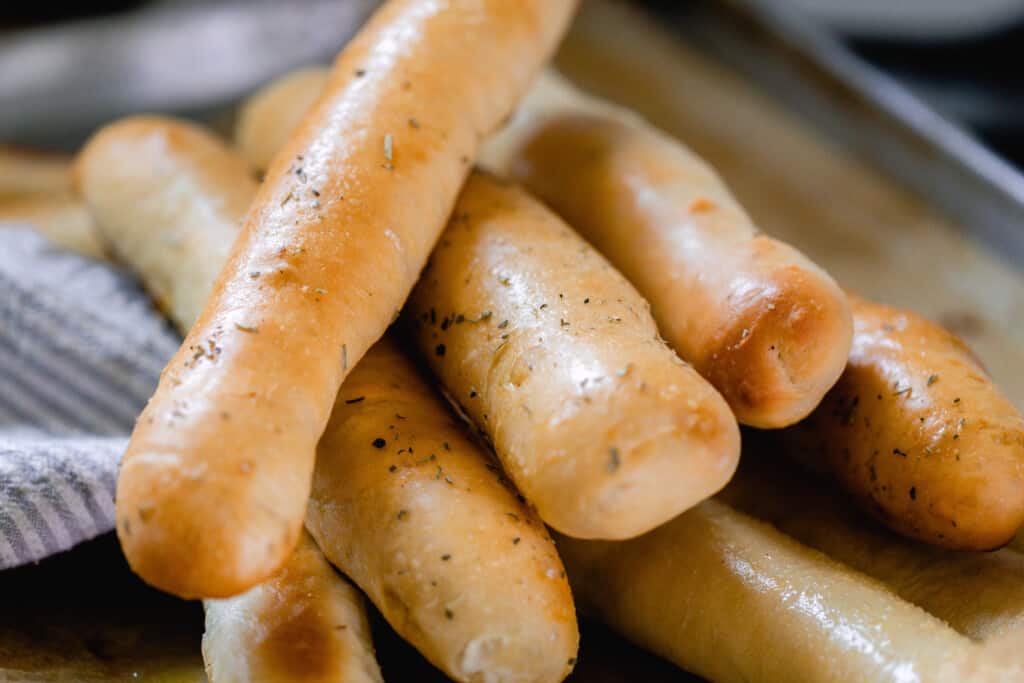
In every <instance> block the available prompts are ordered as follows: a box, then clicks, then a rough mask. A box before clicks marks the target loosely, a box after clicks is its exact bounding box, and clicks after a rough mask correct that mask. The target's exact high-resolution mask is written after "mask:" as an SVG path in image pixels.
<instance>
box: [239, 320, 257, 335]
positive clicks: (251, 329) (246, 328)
mask: <svg viewBox="0 0 1024 683" xmlns="http://www.w3.org/2000/svg"><path fill="white" fill-rule="evenodd" d="M235 327H236V328H238V329H239V330H241V331H242V332H248V333H249V334H256V333H257V332H259V331H260V328H258V327H256V326H255V325H241V324H239V323H235Z"/></svg>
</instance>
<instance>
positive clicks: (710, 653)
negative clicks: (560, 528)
mask: <svg viewBox="0 0 1024 683" xmlns="http://www.w3.org/2000/svg"><path fill="white" fill-rule="evenodd" d="M558 550H559V552H560V553H561V555H562V557H563V559H564V560H565V564H566V567H567V569H568V570H569V578H570V581H571V583H572V587H573V592H574V593H575V595H576V597H577V599H578V600H579V602H580V605H581V607H582V608H583V609H584V610H586V611H589V612H591V613H592V614H595V615H596V616H598V617H599V618H600V619H602V620H603V621H605V622H606V623H607V624H609V625H610V626H611V627H612V628H614V629H616V630H617V631H619V632H620V633H621V634H623V635H624V636H626V637H627V638H628V639H629V640H631V641H633V642H634V643H636V644H638V645H640V646H641V647H644V648H647V649H649V650H651V651H653V652H655V653H657V654H659V655H661V656H662V657H665V658H666V659H668V660H670V661H672V662H675V663H676V664H678V665H679V666H681V667H683V668H684V669H687V670H689V671H693V672H694V673H697V674H700V675H701V676H704V677H706V678H708V679H710V680H713V681H719V682H721V683H729V682H732V681H737V682H739V681H742V682H744V683H759V682H763V683H774V682H775V681H801V682H802V683H817V682H825V681H828V682H839V681H891V682H892V683H897V682H900V683H902V682H905V681H929V682H930V683H934V682H937V681H951V682H952V681H959V680H961V679H960V671H961V667H962V666H964V663H965V662H966V661H967V660H968V659H969V658H971V657H972V656H973V655H974V653H975V652H976V651H977V647H976V646H975V645H974V644H973V643H972V642H971V641H970V640H968V639H967V638H964V637H963V636H961V635H960V634H958V633H956V632H955V631H953V630H952V629H950V628H949V627H947V626H946V625H945V624H943V623H941V622H940V621H939V620H938V619H935V618H934V617H932V616H931V615H928V614H926V613H925V612H923V611H922V610H921V609H919V608H917V607H915V606H913V605H910V604H909V603H906V602H904V601H903V600H901V599H899V598H898V597H896V596H895V595H893V594H892V593H891V592H889V591H888V590H886V589H885V588H883V587H882V586H881V585H880V584H878V583H876V582H874V581H872V580H870V579H868V578H866V577H864V576H862V575H860V574H858V573H856V572H854V571H851V570H850V569H848V568H846V567H843V566H841V565H839V564H837V563H835V562H833V561H832V560H829V559H828V558H826V557H825V556H824V555H821V554H820V553H818V552H816V551H813V550H810V549H808V548H805V547H804V546H802V545H800V544H798V543H796V542H795V541H793V540H792V539H790V538H788V537H786V536H784V535H783V534H781V533H779V532H777V531H776V530H775V529H772V528H771V527H769V526H768V525H767V524H764V523H763V522H758V521H755V520H753V519H751V518H749V517H746V516H745V515H742V514H740V513H738V512H735V511H734V510H732V509H730V508H729V507H728V506H726V505H723V504H722V503H719V502H717V501H707V502H704V503H702V504H701V505H699V506H698V507H696V508H694V509H693V510H690V511H688V512H686V513H685V514H683V515H680V516H679V517H677V518H676V519H674V520H672V521H671V522H669V523H668V524H665V525H663V526H661V527H659V528H658V529H655V530H654V531H652V532H651V533H649V534H646V535H644V536H641V537H639V538H636V539H633V540H630V541H626V542H624V543H610V542H598V541H580V540H576V539H569V538H563V537H559V538H558Z"/></svg>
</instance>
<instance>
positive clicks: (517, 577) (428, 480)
mask: <svg viewBox="0 0 1024 683" xmlns="http://www.w3.org/2000/svg"><path fill="white" fill-rule="evenodd" d="M306 524H307V526H308V528H309V530H310V532H311V533H312V534H313V536H314V537H315V538H316V540H317V542H318V543H319V545H320V547H321V548H323V550H324V553H325V554H326V555H327V557H328V558H329V559H330V560H331V562H333V563H334V564H335V565H336V566H337V567H339V568H340V569H341V570H342V571H344V572H345V573H346V574H348V575H349V576H351V577H352V578H353V580H354V581H355V582H356V583H357V584H359V586H360V587H361V588H362V589H363V590H364V591H366V594H367V595H368V596H369V597H370V599H371V600H372V601H373V602H374V604H376V605H377V608H378V609H379V610H380V611H381V613H382V614H383V615H384V617H385V618H386V619H387V620H388V621H389V622H390V623H391V625H392V626H393V627H394V629H395V630H396V631H397V632H398V633H399V634H400V635H402V636H403V637H404V638H405V639H406V640H408V641H409V642H410V643H412V644H413V645H415V646H416V647H417V649H419V651H420V652H422V653H423V655H424V656H425V657H426V658H427V659H429V660H430V661H431V662H433V663H434V664H435V665H436V666H437V667H438V668H440V669H441V670H442V671H444V672H445V673H446V674H448V675H449V676H450V677H452V678H453V679H455V680H457V681H464V682H465V683H475V682H476V681H492V682H494V683H520V682H522V683H527V682H536V683H542V682H551V683H557V681H560V680H562V678H564V677H565V676H566V675H567V674H568V673H569V671H571V670H572V667H573V664H574V663H575V661H576V648H577V644H578V640H579V634H578V632H577V628H576V613H575V608H574V607H573V601H572V596H571V595H570V593H569V584H568V581H567V580H566V576H565V570H564V569H563V567H562V561H561V560H560V559H559V557H558V554H557V553H556V552H555V546H554V543H553V542H552V541H551V538H550V537H549V536H548V533H547V530H546V529H545V528H544V524H543V523H542V522H541V521H540V519H539V518H538V517H537V514H536V513H535V512H534V511H533V510H532V509H530V507H529V506H528V505H527V504H526V503H525V502H524V501H523V499H522V498H521V497H520V496H518V494H517V492H516V491H515V489H514V488H512V486H511V484H510V483H509V482H508V481H507V480H506V479H505V477H504V475H503V474H502V471H501V468H500V467H499V466H498V465H497V464H496V463H495V462H493V461H491V460H490V459H489V457H488V455H487V454H486V452H485V450H484V449H483V448H482V447H481V446H480V445H479V444H478V443H477V442H476V441H475V440H474V439H473V438H472V436H471V433H470V432H469V431H468V429H467V427H466V425H465V424H464V423H462V422H461V421H460V420H458V418H456V416H455V415H454V414H452V412H451V411H450V410H449V408H448V406H446V405H445V404H444V401H443V400H442V399H441V397H440V396H439V395H437V394H436V393H435V392H434V390H433V389H432V388H431V387H430V386H429V385H428V384H427V383H426V381H424V379H423V378H422V377H421V375H420V374H419V371H418V370H417V369H416V367H415V366H414V365H413V364H412V363H411V362H410V361H409V360H408V359H407V358H406V357H405V356H404V355H403V354H402V353H401V352H400V350H399V348H398V346H397V345H396V344H395V343H394V342H393V341H392V340H390V339H388V338H387V337H385V339H383V340H381V341H380V342H378V343H377V344H376V345H375V346H374V347H373V348H372V349H370V351H369V352H368V353H367V354H366V357H365V358H363V360H362V361H360V363H359V365H358V366H357V367H356V368H355V369H354V370H353V371H352V373H351V374H350V375H349V378H348V379H347V380H346V381H345V384H344V386H343V387H342V389H341V392H340V393H339V394H338V400H337V403H336V404H335V407H334V413H333V414H332V415H331V420H330V423H329V424H328V426H327V431H326V432H325V433H324V437H323V439H321V441H320V446H319V449H318V454H317V466H316V473H315V476H314V478H313V496H312V500H311V501H310V505H309V512H308V514H307V522H306Z"/></svg>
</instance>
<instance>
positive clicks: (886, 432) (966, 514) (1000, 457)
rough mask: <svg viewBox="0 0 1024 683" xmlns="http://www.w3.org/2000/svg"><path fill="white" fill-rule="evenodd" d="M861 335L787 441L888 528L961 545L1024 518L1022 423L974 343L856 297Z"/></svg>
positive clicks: (994, 537)
mask: <svg viewBox="0 0 1024 683" xmlns="http://www.w3.org/2000/svg"><path fill="white" fill-rule="evenodd" d="M851 301H852V302H853V310H854V320H855V323H856V332H855V335H854V343H853V350H852V351H851V352H850V361H849V364H848V365H847V368H846V370H845V372H844V373H843V376H842V377H841V378H840V380H839V382H838V383H837V384H836V386H835V388H834V389H833V390H832V391H831V392H829V394H828V396H827V397H826V398H825V400H824V401H823V402H822V404H821V405H820V406H819V407H818V409H817V410H816V411H815V412H814V414H813V415H812V416H811V417H810V418H809V419H808V420H807V421H806V422H804V423H802V424H800V425H798V426H797V427H795V428H793V429H792V430H788V431H787V432H786V433H785V434H784V435H783V439H784V440H785V442H787V444H788V447H789V449H790V450H791V451H793V452H794V453H796V454H797V455H798V457H800V458H802V459H805V460H809V461H811V462H813V463H814V464H815V465H816V466H818V467H824V468H827V469H828V470H829V471H831V472H832V473H833V474H834V476H835V477H836V478H837V479H838V480H839V481H840V482H841V483H842V485H843V487H844V488H845V489H846V490H847V491H849V492H850V493H851V494H852V495H853V496H854V497H855V498H856V499H857V500H858V501H859V503H860V504H861V506H862V507H863V508H864V509H865V510H867V511H868V512H870V513H871V514H873V515H874V516H876V517H877V518H878V519H879V520H881V521H882V522H883V523H884V524H885V525H886V526H888V527H890V528H892V529H895V530H896V531H898V532H899V533H901V534H904V535H906V536H909V537H911V538H916V539H920V540H922V541H924V542H926V543H931V544H933V545H938V546H943V547H947V548H954V549H958V550H992V549H994V548H998V547H1000V546H1002V545H1005V544H1007V543H1009V542H1010V540H1011V539H1013V537H1014V534H1016V532H1017V530H1018V529H1019V528H1020V526H1021V524H1022V523H1024V418H1022V417H1021V415H1020V413H1019V412H1017V410H1016V409H1015V408H1014V407H1013V405H1011V404H1010V402H1009V401H1008V400H1007V399H1006V398H1005V397H1004V396H1003V395H1002V394H1001V393H1000V392H999V390H998V388H996V386H995V385H994V384H993V383H992V378H990V377H989V376H988V373H987V372H986V371H985V369H984V368H983V367H982V365H981V363H980V362H979V361H978V359H977V358H976V357H975V356H974V354H972V353H971V351H970V349H968V348H967V346H966V345H965V344H964V343H963V342H962V341H960V340H959V339H957V338H956V337H955V336H953V335H952V334H950V333H949V332H947V331H946V330H944V329H942V328H941V327H939V326H938V325H936V324H935V323H932V322H930V321H928V320H925V319H924V318H922V317H921V316H919V315H916V314H914V313H911V312H909V311H904V310H898V309H894V308H890V307H888V306H883V305H881V304H876V303H872V302H870V301H866V300H864V299H860V298H858V297H852V296H851Z"/></svg>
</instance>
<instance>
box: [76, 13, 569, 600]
mask: <svg viewBox="0 0 1024 683" xmlns="http://www.w3.org/2000/svg"><path fill="white" fill-rule="evenodd" d="M575 4H576V3H575V2H574V0H543V1H541V0H527V1H524V2H515V3H510V2H507V0H477V1H472V2H469V1H462V2H451V3H429V2H428V3H423V2H418V1H416V0H392V1H391V2H388V3H387V4H386V5H384V6H383V7H382V8H381V9H380V10H378V12H377V13H376V14H375V15H374V16H373V17H372V18H371V19H370V21H369V22H368V23H367V24H366V26H364V27H363V29H362V30H361V31H360V32H359V34H358V35H357V36H356V38H355V39H354V40H353V41H352V42H351V43H350V44H349V45H348V47H346V48H345V50H344V51H343V52H342V53H341V55H340V56H339V58H338V60H337V61H336V63H335V65H334V67H333V70H332V74H331V79H330V82H329V83H328V86H327V89H326V91H325V92H324V94H323V95H322V96H321V97H320V98H319V100H318V101H317V104H316V105H315V106H314V107H313V109H312V110H311V111H310V112H309V113H308V114H307V115H306V117H305V119H304V120H303V123H302V125H301V126H300V127H299V129H298V130H296V131H295V133H294V134H293V135H292V138H291V140H290V142H289V144H288V145H287V146H286V147H285V148H284V149H283V150H281V152H280V154H279V155H278V156H277V158H276V161H275V162H274V163H273V164H271V167H270V169H269V170H268V172H267V177H266V180H265V182H264V183H263V186H262V189H261V191H260V193H259V194H258V196H257V198H256V199H255V201H254V203H253V206H252V207H251V209H250V211H249V213H248V215H247V218H246V220H245V225H244V226H243V228H242V231H241V233H240V235H239V237H238V239H237V240H236V242H235V245H234V248H233V251H232V253H231V256H230V257H229V259H228V262H227V264H226V265H225V268H224V270H223V271H222V272H221V274H220V276H219V278H218V280H217V283H216V285H215V287H214V290H213V292H212V295H211V297H210V299H209V300H208V302H207V306H206V308H205V309H204V312H203V314H202V315H201V316H200V317H199V320H198V321H197V323H196V324H195V325H194V326H193V328H192V330H191V332H190V333H189V336H188V338H187V339H186V340H185V342H184V344H183V345H182V347H181V350H180V351H179V353H178V354H177V355H176V356H175V357H174V358H173V359H172V360H171V362H170V363H169V365H168V367H167V369H166V371H165V372H164V374H163V376H162V378H161V382H160V385H159V387H158V388H157V391H156V393H155V394H154V396H153V398H152V400H151V401H150V402H149V404H148V406H147V407H146V410H145V411H144V413H143V414H142V416H141V417H140V419H139V421H138V423H137V425H136V428H135V432H134V433H133V435H132V438H131V440H130V442H129V445H128V449H127V451H126V453H125V457H124V460H123V462H122V467H121V473H120V478H119V482H118V491H117V519H118V524H117V530H118V534H119V538H120V540H121V544H122V548H123V549H124V552H125V555H126V557H127V558H128V561H129V563H130V564H131V566H132V568H133V569H134V570H135V571H136V572H137V573H139V575H140V576H142V577H143V578H144V579H145V580H146V581H148V582H149V583H151V584H153V585H155V586H157V587H159V588H162V589H164V590H167V591H169V592H172V593H176V594H178V595H181V596H183V597H225V596H229V595H234V594H237V593H239V592H242V591H244V590H246V589H248V588H250V587H252V586H254V585H256V584H257V583H259V582H261V581H263V580H264V579H266V578H267V577H268V576H270V575H271V574H273V573H274V572H275V571H276V570H277V569H278V568H279V567H280V566H281V565H282V564H283V563H284V562H285V560H286V559H287V557H288V554H289V553H290V552H291V549H292V548H293V547H294V545H295V543H296V541H297V539H298V537H299V532H300V530H301V527H302V518H303V516H304V512H305V507H306V502H307V499H308V496H309V486H310V481H311V479H312V472H313V461H314V453H315V448H316V443H317V441H318V440H319V438H320V435H321V434H322V432H323V429H324V426H325V425H326V423H327V419H328V417H329V414H330V409H331V406H332V404H333V401H334V397H335V396H336V394H337V390H338V387H339V386H340V385H341V382H342V380H343V379H344V378H345V376H346V375H347V374H348V371H349V370H350V369H351V368H352V367H353V365H354V364H355V363H356V362H357V361H358V360H359V359H360V358H361V357H362V355H363V354H364V353H365V352H366V350H367V349H368V348H369V347H370V345H371V344H372V343H373V342H375V341H376V340H377V339H378V338H379V337H380V335H381V334H382V333H383V332H384V330H385V328H386V327H387V325H388V324H389V323H390V322H391V321H392V320H393V319H394V317H395V315H396V314H397V311H398V310H399V308H400V307H401V305H402V303H403V301H404V299H405V297H406V296H407V294H408V292H409V290H410V289H411V287H412V285H413V283H414V282H415V280H416V278H417V277H418V275H419V271H420V269H421V268H422V266H423V265H424V263H425V261H426V258H427V256H428V253H429V251H430V249H431V248H432V246H433V243H434V241H435V239H436V238H437V236H438V235H439V234H440V231H441V230H442V228H443V227H444V221H445V219H446V218H447V216H448V214H449V212H450V210H451V206H452V203H453V202H454V199H455V196H456V194H457V192H458V188H459V186H460V185H461V183H462V181H463V179H464V178H465V175H466V173H467V172H468V170H469V165H470V163H471V161H472V159H473V158H474V157H475V156H476V151H477V148H478V146H479V142H480V140H481V139H482V138H483V137H484V136H486V135H487V134H488V133H490V132H491V130H492V129H493V128H494V127H495V126H496V125H497V124H498V122H499V121H501V120H502V118H503V117H504V116H505V115H506V114H507V113H508V112H509V111H511V109H512V107H513V106H514V104H515V102H516V100H517V99H518V97H519V96H520V95H521V94H522V93H523V92H524V91H525V89H526V87H527V85H528V83H529V81H530V79H531V77H532V76H533V75H534V74H535V73H536V72H537V71H538V70H539V68H540V66H541V65H542V64H543V62H544V61H545V60H546V59H547V57H548V56H549V55H550V53H551V52H552V50H553V49H554V47H555V44H556V43H557V41H558V39H559V37H560V36H561V34H562V31H563V30H564V29H565V27H566V25H567V23H568V21H569V19H570V17H571V15H572V12H573V10H574V8H575ZM103 137H104V134H103V133H100V136H99V140H102V139H103ZM92 149H93V146H92V145H89V146H87V147H86V149H85V151H84V152H83V158H85V159H87V158H88V156H89V155H90V153H91V150H92ZM83 163H85V162H83Z"/></svg>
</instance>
